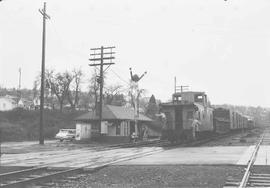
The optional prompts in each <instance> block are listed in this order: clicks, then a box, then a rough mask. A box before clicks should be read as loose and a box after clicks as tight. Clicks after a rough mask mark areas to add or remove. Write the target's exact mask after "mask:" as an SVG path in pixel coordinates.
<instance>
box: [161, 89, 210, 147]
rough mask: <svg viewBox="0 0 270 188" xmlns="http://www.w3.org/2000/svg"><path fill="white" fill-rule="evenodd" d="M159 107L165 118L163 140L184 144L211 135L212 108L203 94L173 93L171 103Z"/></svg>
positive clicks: (189, 92)
mask: <svg viewBox="0 0 270 188" xmlns="http://www.w3.org/2000/svg"><path fill="white" fill-rule="evenodd" d="M160 107H161V112H162V113H164V114H165V116H166V125H165V127H164V129H163V131H162V132H163V133H162V138H163V139H168V140H170V141H171V142H184V141H190V140H193V139H198V138H202V137H205V136H209V135H211V134H212V133H213V108H212V107H211V106H210V102H209V99H208V97H207V95H206V94H205V93H204V92H192V91H187V92H181V93H174V94H173V96H172V102H169V103H162V104H161V105H160Z"/></svg>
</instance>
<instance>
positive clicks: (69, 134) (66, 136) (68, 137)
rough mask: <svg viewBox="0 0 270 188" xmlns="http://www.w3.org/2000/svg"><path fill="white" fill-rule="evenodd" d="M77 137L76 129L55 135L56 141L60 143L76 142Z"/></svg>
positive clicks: (65, 130) (61, 130) (61, 131)
mask: <svg viewBox="0 0 270 188" xmlns="http://www.w3.org/2000/svg"><path fill="white" fill-rule="evenodd" d="M75 135H76V129H60V130H59V132H58V133H57V134H56V135H55V138H56V139H59V140H60V142H62V141H63V140H70V141H71V140H74V139H75Z"/></svg>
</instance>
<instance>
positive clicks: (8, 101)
mask: <svg viewBox="0 0 270 188" xmlns="http://www.w3.org/2000/svg"><path fill="white" fill-rule="evenodd" d="M18 107H19V108H24V109H26V110H31V109H33V108H34V103H33V101H31V100H28V99H25V98H20V99H19V98H18V97H17V96H11V95H5V96H0V111H9V110H13V109H14V108H18Z"/></svg>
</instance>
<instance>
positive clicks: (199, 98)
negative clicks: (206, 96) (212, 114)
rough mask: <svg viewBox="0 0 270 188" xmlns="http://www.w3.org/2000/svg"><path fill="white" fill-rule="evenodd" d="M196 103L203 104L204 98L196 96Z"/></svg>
mask: <svg viewBox="0 0 270 188" xmlns="http://www.w3.org/2000/svg"><path fill="white" fill-rule="evenodd" d="M194 101H195V102H203V96H202V95H195V99H194Z"/></svg>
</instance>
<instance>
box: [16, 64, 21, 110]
mask: <svg viewBox="0 0 270 188" xmlns="http://www.w3.org/2000/svg"><path fill="white" fill-rule="evenodd" d="M21 76H22V69H21V68H19V85H18V103H19V101H20V99H21V97H22V96H21V95H22V93H21ZM18 103H17V105H18Z"/></svg>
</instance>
